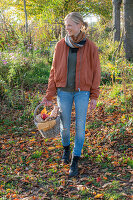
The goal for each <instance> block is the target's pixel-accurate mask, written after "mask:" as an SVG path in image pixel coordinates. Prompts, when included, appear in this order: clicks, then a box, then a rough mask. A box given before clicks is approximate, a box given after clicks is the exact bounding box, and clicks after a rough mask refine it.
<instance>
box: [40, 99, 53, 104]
mask: <svg viewBox="0 0 133 200" xmlns="http://www.w3.org/2000/svg"><path fill="white" fill-rule="evenodd" d="M41 103H44V104H45V105H46V106H51V105H52V102H51V101H48V100H47V99H46V98H45V97H43V99H42V101H41Z"/></svg>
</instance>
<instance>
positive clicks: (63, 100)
mask: <svg viewBox="0 0 133 200" xmlns="http://www.w3.org/2000/svg"><path fill="white" fill-rule="evenodd" d="M89 96H90V92H89V91H78V92H77V91H76V92H67V91H63V90H61V89H59V88H58V90H57V103H58V106H59V108H60V111H61V121H60V134H61V139H62V144H63V146H68V145H70V125H71V111H72V105H73V102H74V103H75V113H76V134H75V142H74V149H73V155H74V156H80V155H81V151H82V148H83V144H84V139H85V123H86V115H87V109H88V102H89Z"/></svg>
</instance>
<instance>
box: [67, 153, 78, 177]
mask: <svg viewBox="0 0 133 200" xmlns="http://www.w3.org/2000/svg"><path fill="white" fill-rule="evenodd" d="M79 158H80V157H79V156H73V157H72V162H71V166H70V170H69V177H73V176H77V175H78V160H79Z"/></svg>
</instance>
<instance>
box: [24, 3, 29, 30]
mask: <svg viewBox="0 0 133 200" xmlns="http://www.w3.org/2000/svg"><path fill="white" fill-rule="evenodd" d="M24 13H25V32H26V33H28V20H27V11H26V0H24Z"/></svg>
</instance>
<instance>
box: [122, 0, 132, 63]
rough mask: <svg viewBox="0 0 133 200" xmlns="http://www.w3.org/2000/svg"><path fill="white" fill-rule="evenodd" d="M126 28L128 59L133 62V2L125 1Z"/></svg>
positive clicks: (125, 39)
mask: <svg viewBox="0 0 133 200" xmlns="http://www.w3.org/2000/svg"><path fill="white" fill-rule="evenodd" d="M124 27H125V38H124V48H125V53H126V59H128V60H133V0H124Z"/></svg>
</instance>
